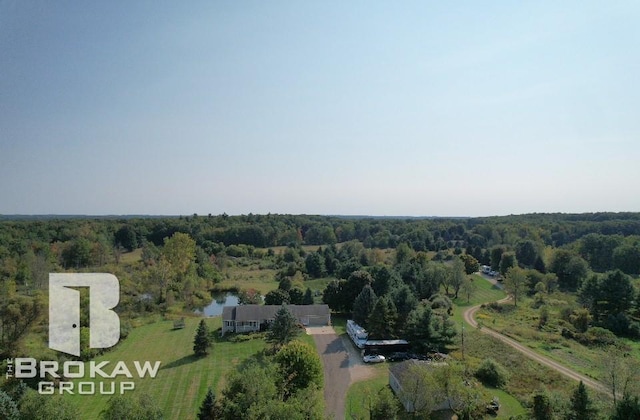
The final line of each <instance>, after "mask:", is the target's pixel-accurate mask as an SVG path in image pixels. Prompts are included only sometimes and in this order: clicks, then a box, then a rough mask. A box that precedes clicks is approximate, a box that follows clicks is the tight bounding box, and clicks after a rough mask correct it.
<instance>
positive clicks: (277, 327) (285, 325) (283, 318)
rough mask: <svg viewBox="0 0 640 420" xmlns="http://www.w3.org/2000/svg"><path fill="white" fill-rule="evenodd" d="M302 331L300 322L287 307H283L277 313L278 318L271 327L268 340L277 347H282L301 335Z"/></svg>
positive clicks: (276, 317)
mask: <svg viewBox="0 0 640 420" xmlns="http://www.w3.org/2000/svg"><path fill="white" fill-rule="evenodd" d="M300 333H301V330H300V327H299V326H298V320H297V319H296V317H295V316H294V315H293V314H292V313H291V311H290V310H289V309H287V307H286V306H284V305H283V306H282V307H281V308H280V309H278V312H276V316H275V318H274V319H273V322H272V323H271V326H270V327H269V331H268V332H267V338H266V340H267V341H268V342H270V343H272V344H273V345H274V346H275V347H282V346H283V345H284V344H287V343H288V342H289V341H291V340H293V339H294V338H296V337H297V336H298V335H300Z"/></svg>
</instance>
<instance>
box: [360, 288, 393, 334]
mask: <svg viewBox="0 0 640 420" xmlns="http://www.w3.org/2000/svg"><path fill="white" fill-rule="evenodd" d="M397 319H398V311H397V310H396V307H395V305H394V304H393V302H392V301H391V299H389V298H388V297H387V296H382V297H380V298H378V300H377V301H376V304H375V305H374V306H373V310H372V311H371V315H369V319H368V321H367V322H368V327H369V328H368V331H369V337H370V338H373V339H387V338H395V337H396V334H395V333H396V320H397Z"/></svg>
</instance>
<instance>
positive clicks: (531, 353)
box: [462, 298, 611, 396]
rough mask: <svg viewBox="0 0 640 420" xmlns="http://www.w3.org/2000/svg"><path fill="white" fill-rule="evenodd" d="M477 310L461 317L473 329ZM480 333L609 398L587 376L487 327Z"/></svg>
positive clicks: (606, 389) (606, 390) (602, 386)
mask: <svg viewBox="0 0 640 420" xmlns="http://www.w3.org/2000/svg"><path fill="white" fill-rule="evenodd" d="M507 300H509V298H505V299H502V300H500V301H499V302H505V301H507ZM479 309H480V305H477V306H473V307H471V308H469V309H467V310H466V311H464V313H463V315H462V316H463V318H464V320H465V321H466V322H467V323H468V324H469V325H471V326H472V327H474V328H477V327H478V323H477V322H476V320H475V314H476V312H478V310H479ZM480 331H481V332H483V333H485V334H488V335H490V336H492V337H495V338H497V339H498V340H500V341H502V342H503V343H505V344H508V345H509V346H511V347H513V348H514V349H516V350H518V351H519V352H521V353H523V354H524V355H525V356H527V357H528V358H530V359H532V360H535V361H536V362H538V363H542V364H543V365H545V366H547V367H550V368H551V369H554V370H556V371H558V372H560V373H561V374H563V375H565V376H567V377H569V378H571V379H574V380H576V381H582V382H584V384H585V385H586V386H588V387H590V388H593V389H595V390H596V391H600V392H603V393H605V394H607V395H609V396H611V392H610V391H609V390H608V388H607V387H606V386H604V385H603V384H601V383H600V382H597V381H595V380H593V379H591V378H589V377H587V376H584V375H582V374H580V373H578V372H576V371H574V370H572V369H569V368H568V367H565V366H563V365H561V364H560V363H558V362H555V361H553V360H551V359H549V358H548V357H546V356H542V355H540V354H538V353H536V352H534V351H533V350H531V349H529V348H527V347H525V346H523V345H522V344H520V343H518V342H517V341H515V340H513V339H511V338H509V337H507V336H504V335H502V334H500V333H498V332H496V331H494V330H492V329H490V328H487V327H484V326H483V327H482V328H481V329H480Z"/></svg>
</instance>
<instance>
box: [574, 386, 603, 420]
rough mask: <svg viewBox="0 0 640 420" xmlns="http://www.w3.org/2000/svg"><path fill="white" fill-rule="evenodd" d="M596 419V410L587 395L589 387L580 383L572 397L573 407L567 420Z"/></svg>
mask: <svg viewBox="0 0 640 420" xmlns="http://www.w3.org/2000/svg"><path fill="white" fill-rule="evenodd" d="M596 417H597V416H596V410H595V409H594V407H593V403H592V402H591V399H590V398H589V394H588V393H587V387H586V386H585V385H584V383H582V381H580V384H579V385H578V387H577V388H576V390H575V391H574V392H573V395H572V396H571V406H570V407H569V413H568V414H567V420H591V419H595V418H596Z"/></svg>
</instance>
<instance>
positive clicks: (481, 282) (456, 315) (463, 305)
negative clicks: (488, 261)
mask: <svg viewBox="0 0 640 420" xmlns="http://www.w3.org/2000/svg"><path fill="white" fill-rule="evenodd" d="M471 277H472V278H473V281H474V282H475V284H476V290H475V292H474V293H473V294H472V295H471V299H469V300H467V297H466V296H463V293H462V292H460V294H459V295H458V298H457V299H454V300H453V303H454V304H455V308H454V311H453V317H452V319H453V321H454V322H455V323H456V325H457V326H460V325H461V324H462V313H463V312H464V311H465V310H466V309H468V308H469V307H471V306H474V305H478V304H481V303H485V302H495V301H497V300H500V299H502V298H504V297H506V296H507V294H506V293H505V292H504V291H503V290H502V289H500V288H498V287H497V286H494V285H493V284H491V283H490V282H489V281H488V280H487V279H485V278H483V277H482V276H479V275H477V274H474V275H472V276H471Z"/></svg>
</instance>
